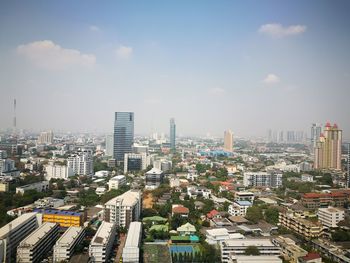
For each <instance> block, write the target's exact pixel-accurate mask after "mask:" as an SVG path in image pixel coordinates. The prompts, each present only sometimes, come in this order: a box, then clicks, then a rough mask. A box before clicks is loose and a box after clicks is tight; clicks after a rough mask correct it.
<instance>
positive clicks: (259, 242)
mask: <svg viewBox="0 0 350 263" xmlns="http://www.w3.org/2000/svg"><path fill="white" fill-rule="evenodd" d="M224 245H225V246H230V247H248V246H256V247H274V246H275V245H274V244H272V242H271V240H270V239H267V238H264V239H263V238H261V239H260V238H252V239H228V240H225V241H224Z"/></svg>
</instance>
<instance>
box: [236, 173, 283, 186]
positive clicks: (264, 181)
mask: <svg viewBox="0 0 350 263" xmlns="http://www.w3.org/2000/svg"><path fill="white" fill-rule="evenodd" d="M243 185H244V186H245V187H272V188H276V187H280V186H282V174H280V173H273V172H269V173H268V172H245V173H244V175H243Z"/></svg>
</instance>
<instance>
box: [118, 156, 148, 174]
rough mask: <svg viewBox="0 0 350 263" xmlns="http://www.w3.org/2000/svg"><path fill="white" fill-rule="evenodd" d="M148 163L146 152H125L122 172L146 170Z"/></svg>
mask: <svg viewBox="0 0 350 263" xmlns="http://www.w3.org/2000/svg"><path fill="white" fill-rule="evenodd" d="M149 164H150V159H149V157H148V156H147V154H146V153H126V154H125V155H124V174H126V173H127V172H134V171H141V170H146V168H147V166H148V165H149Z"/></svg>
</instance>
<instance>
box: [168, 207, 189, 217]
mask: <svg viewBox="0 0 350 263" xmlns="http://www.w3.org/2000/svg"><path fill="white" fill-rule="evenodd" d="M189 213H190V210H189V209H188V208H187V207H184V206H183V205H178V204H174V205H172V209H171V216H174V215H180V216H182V217H188V214H189Z"/></svg>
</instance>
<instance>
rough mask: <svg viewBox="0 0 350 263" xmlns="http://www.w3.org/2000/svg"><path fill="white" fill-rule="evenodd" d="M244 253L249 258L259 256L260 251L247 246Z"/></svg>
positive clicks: (254, 247)
mask: <svg viewBox="0 0 350 263" xmlns="http://www.w3.org/2000/svg"><path fill="white" fill-rule="evenodd" d="M244 253H245V254H246V255H247V256H250V255H252V256H258V255H260V251H259V249H258V248H257V247H256V246H248V247H247V248H246V249H245V251H244Z"/></svg>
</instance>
